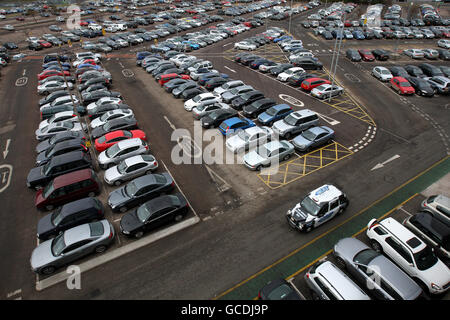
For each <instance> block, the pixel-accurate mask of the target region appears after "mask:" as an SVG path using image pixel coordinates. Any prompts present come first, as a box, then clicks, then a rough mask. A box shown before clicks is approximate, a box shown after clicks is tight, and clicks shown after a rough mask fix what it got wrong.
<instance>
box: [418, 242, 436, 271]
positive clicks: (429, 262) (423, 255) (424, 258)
mask: <svg viewBox="0 0 450 320" xmlns="http://www.w3.org/2000/svg"><path fill="white" fill-rule="evenodd" d="M414 260H415V261H416V264H417V268H418V269H419V270H427V269H429V268H431V267H432V266H434V265H435V264H436V263H437V262H438V258H437V257H436V255H435V254H434V252H433V250H431V247H430V246H426V247H425V248H424V249H423V250H422V251H419V252H417V253H415V254H414Z"/></svg>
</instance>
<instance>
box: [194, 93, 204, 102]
mask: <svg viewBox="0 0 450 320" xmlns="http://www.w3.org/2000/svg"><path fill="white" fill-rule="evenodd" d="M201 98H202V97H201V96H199V95H198V96H195V97H194V98H193V99H192V101H194V102H198V101H200V99H201Z"/></svg>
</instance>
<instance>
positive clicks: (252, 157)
mask: <svg viewBox="0 0 450 320" xmlns="http://www.w3.org/2000/svg"><path fill="white" fill-rule="evenodd" d="M293 153H294V146H293V145H292V144H291V143H290V142H289V141H271V142H268V143H266V144H264V145H262V146H260V147H258V148H256V149H255V150H253V151H251V152H249V153H247V154H246V155H245V156H244V159H243V160H244V164H245V166H246V167H247V168H249V169H250V170H256V171H259V170H261V168H262V167H269V166H271V165H272V164H278V163H279V161H281V160H282V161H286V160H288V159H289V158H290V157H291V156H292V154H293Z"/></svg>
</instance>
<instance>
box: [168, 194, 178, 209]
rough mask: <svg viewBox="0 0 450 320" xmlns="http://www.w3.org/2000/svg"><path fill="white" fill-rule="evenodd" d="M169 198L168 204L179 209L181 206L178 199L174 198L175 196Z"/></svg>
mask: <svg viewBox="0 0 450 320" xmlns="http://www.w3.org/2000/svg"><path fill="white" fill-rule="evenodd" d="M169 198H170V202H171V203H172V204H173V205H175V206H177V207H179V206H180V205H181V202H180V199H178V197H176V196H169Z"/></svg>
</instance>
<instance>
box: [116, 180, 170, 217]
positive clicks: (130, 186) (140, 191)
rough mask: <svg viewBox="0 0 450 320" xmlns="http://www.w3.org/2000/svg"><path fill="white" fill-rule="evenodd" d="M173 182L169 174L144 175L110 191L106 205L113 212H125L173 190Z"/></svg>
mask: <svg viewBox="0 0 450 320" xmlns="http://www.w3.org/2000/svg"><path fill="white" fill-rule="evenodd" d="M174 186H175V182H174V181H173V179H172V177H171V176H170V174H169V173H167V172H163V173H161V174H146V175H144V176H142V177H139V178H136V179H133V180H132V181H130V182H129V183H127V184H126V185H125V186H123V187H120V188H118V189H116V190H114V191H112V192H111V193H110V194H109V196H108V204H109V206H110V207H111V209H112V211H113V212H125V211H127V210H128V209H130V208H133V207H136V206H138V205H140V204H142V203H144V202H145V201H148V200H150V199H153V198H156V197H158V196H160V195H161V194H163V193H168V192H170V191H172V190H173V188H174Z"/></svg>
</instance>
